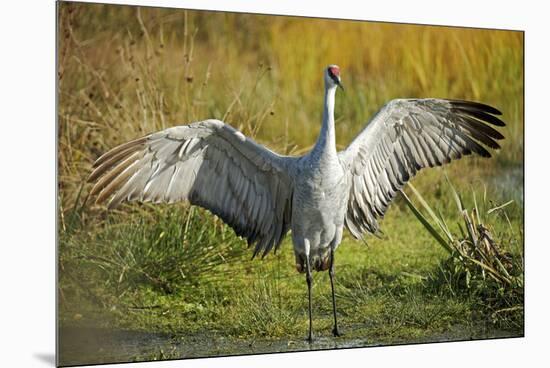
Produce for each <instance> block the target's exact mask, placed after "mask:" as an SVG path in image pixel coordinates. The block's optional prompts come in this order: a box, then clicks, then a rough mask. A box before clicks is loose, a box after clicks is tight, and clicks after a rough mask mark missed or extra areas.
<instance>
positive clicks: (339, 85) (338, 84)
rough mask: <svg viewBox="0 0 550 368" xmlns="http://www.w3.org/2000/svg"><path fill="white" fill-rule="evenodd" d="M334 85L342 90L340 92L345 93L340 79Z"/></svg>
mask: <svg viewBox="0 0 550 368" xmlns="http://www.w3.org/2000/svg"><path fill="white" fill-rule="evenodd" d="M336 85H337V86H338V87H340V88H341V89H342V91H344V92H345V91H346V90H345V89H344V86H343V85H342V82H340V78H338V81H337V82H336Z"/></svg>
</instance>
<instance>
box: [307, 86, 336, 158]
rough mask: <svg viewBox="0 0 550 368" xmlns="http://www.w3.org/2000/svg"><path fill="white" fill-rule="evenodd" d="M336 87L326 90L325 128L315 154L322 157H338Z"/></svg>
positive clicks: (315, 148) (314, 150)
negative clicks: (335, 115)
mask: <svg viewBox="0 0 550 368" xmlns="http://www.w3.org/2000/svg"><path fill="white" fill-rule="evenodd" d="M335 96H336V86H331V87H326V88H325V104H324V107H323V126H322V127H321V132H320V133H319V137H318V138H317V143H315V147H314V148H313V152H315V153H316V154H318V155H321V156H336V133H335V131H334V99H335Z"/></svg>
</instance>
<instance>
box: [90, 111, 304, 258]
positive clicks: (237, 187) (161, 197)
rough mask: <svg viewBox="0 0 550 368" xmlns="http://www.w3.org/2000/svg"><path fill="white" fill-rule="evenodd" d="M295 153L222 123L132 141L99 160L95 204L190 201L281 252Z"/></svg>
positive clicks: (259, 248)
mask: <svg viewBox="0 0 550 368" xmlns="http://www.w3.org/2000/svg"><path fill="white" fill-rule="evenodd" d="M293 160H294V158H292V157H287V156H280V155H277V154H275V153H274V152H272V151H270V150H268V149H267V148H265V147H263V146H261V145H259V144H257V143H256V142H254V141H253V140H251V139H249V138H247V137H245V136H244V135H243V134H242V133H241V132H239V131H238V130H236V129H234V128H232V127H231V126H229V125H226V124H224V123H223V122H221V121H218V120H206V121H201V122H197V123H193V124H190V125H184V126H177V127H173V128H169V129H166V130H163V131H160V132H157V133H153V134H149V135H147V136H145V137H143V138H140V139H137V140H134V141H131V142H128V143H125V144H123V145H120V146H118V147H115V148H114V149H112V150H110V151H109V152H107V153H106V154H104V155H103V156H101V157H100V158H99V159H97V161H96V162H95V163H94V170H93V172H92V173H91V175H90V178H89V181H95V185H94V186H93V188H92V191H91V193H90V194H91V195H97V200H96V202H102V201H105V200H107V199H109V198H110V199H109V203H108V205H109V208H112V207H116V206H117V205H119V204H120V203H121V202H123V201H132V200H138V201H142V202H155V203H158V202H167V203H173V202H177V201H184V200H188V201H189V202H190V203H192V204H195V205H199V206H201V207H203V208H206V209H208V210H209V211H211V212H212V213H214V214H216V215H217V216H218V217H220V218H221V219H222V220H223V221H224V222H225V223H227V224H228V225H229V226H231V227H232V228H233V229H234V230H235V232H236V233H237V235H239V236H242V237H244V238H246V239H247V240H248V243H249V245H251V244H255V245H256V246H255V250H254V255H256V254H257V253H259V252H262V255H263V256H265V255H266V254H267V253H269V251H270V250H271V249H273V247H275V249H277V247H278V246H279V245H280V243H281V241H282V239H283V237H284V235H285V234H286V233H287V231H288V229H289V227H290V220H291V218H290V216H291V212H292V211H291V203H292V201H291V200H292V181H291V178H290V174H289V168H290V165H291V164H292V161H293Z"/></svg>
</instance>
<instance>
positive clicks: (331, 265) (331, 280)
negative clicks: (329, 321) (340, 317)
mask: <svg viewBox="0 0 550 368" xmlns="http://www.w3.org/2000/svg"><path fill="white" fill-rule="evenodd" d="M328 275H329V276H330V288H331V290H332V312H333V314H334V328H333V329H332V334H333V335H334V336H336V337H337V336H342V334H341V333H340V331H338V321H337V319H336V297H335V296H334V248H332V247H331V248H330V269H329V271H328Z"/></svg>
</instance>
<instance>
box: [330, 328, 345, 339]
mask: <svg viewBox="0 0 550 368" xmlns="http://www.w3.org/2000/svg"><path fill="white" fill-rule="evenodd" d="M332 334H333V335H334V337H340V336H344V334H343V333H341V332H340V331H338V327H334V328H333V329H332Z"/></svg>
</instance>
